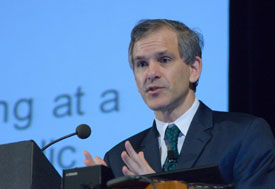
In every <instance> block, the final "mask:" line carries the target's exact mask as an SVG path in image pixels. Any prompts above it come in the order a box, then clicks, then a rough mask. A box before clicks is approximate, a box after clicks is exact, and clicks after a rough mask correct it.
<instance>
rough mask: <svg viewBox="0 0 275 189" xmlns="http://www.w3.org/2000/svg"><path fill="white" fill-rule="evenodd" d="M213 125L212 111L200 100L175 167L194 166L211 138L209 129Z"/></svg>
mask: <svg viewBox="0 0 275 189" xmlns="http://www.w3.org/2000/svg"><path fill="white" fill-rule="evenodd" d="M212 127H213V123H212V111H211V110H210V109H209V108H208V107H207V106H205V105H204V104H203V103H202V102H200V106H199V108H198V111H197V112H196V114H195V116H194V118H193V120H192V122H191V125H190V127H189V130H188V132H187V135H186V138H185V141H184V144H183V146H182V149H181V152H180V156H179V159H178V164H177V168H178V169H184V168H191V167H194V166H195V164H196V161H197V160H198V158H199V156H200V154H201V152H202V151H203V149H204V147H205V145H206V144H207V142H208V141H209V140H210V139H211V137H212V136H211V134H210V132H209V129H211V128H212Z"/></svg>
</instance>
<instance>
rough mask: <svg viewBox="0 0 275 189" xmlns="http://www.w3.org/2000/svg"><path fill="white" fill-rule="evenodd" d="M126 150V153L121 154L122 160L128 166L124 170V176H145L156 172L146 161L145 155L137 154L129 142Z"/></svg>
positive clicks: (126, 144)
mask: <svg viewBox="0 0 275 189" xmlns="http://www.w3.org/2000/svg"><path fill="white" fill-rule="evenodd" d="M125 149H126V151H123V152H122V153H121V158H122V160H123V161H124V163H125V164H126V166H127V167H126V166H124V167H123V168H122V172H123V174H124V175H143V174H149V173H154V172H155V171H154V170H153V169H152V168H151V167H150V165H149V164H148V163H147V161H146V160H145V158H144V153H143V152H139V153H138V154H137V153H136V151H135V150H134V148H133V147H132V145H131V143H130V142H129V141H126V142H125Z"/></svg>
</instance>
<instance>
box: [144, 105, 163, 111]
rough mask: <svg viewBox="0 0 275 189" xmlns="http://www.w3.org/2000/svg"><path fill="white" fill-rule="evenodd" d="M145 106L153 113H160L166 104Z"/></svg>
mask: <svg viewBox="0 0 275 189" xmlns="http://www.w3.org/2000/svg"><path fill="white" fill-rule="evenodd" d="M147 106H148V107H149V108H150V109H151V110H153V111H161V110H163V109H165V108H166V106H167V105H166V104H161V103H147Z"/></svg>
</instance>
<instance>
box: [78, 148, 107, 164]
mask: <svg viewBox="0 0 275 189" xmlns="http://www.w3.org/2000/svg"><path fill="white" fill-rule="evenodd" d="M83 154H84V157H85V160H84V161H83V163H84V164H85V165H86V166H94V165H104V166H106V167H107V164H106V162H105V161H104V160H103V159H101V158H100V157H95V158H93V157H92V156H91V154H90V153H89V152H88V151H83Z"/></svg>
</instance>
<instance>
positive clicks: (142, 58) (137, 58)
mask: <svg viewBox="0 0 275 189" xmlns="http://www.w3.org/2000/svg"><path fill="white" fill-rule="evenodd" d="M144 59H146V57H145V56H136V57H134V59H133V60H134V61H136V60H144Z"/></svg>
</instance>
